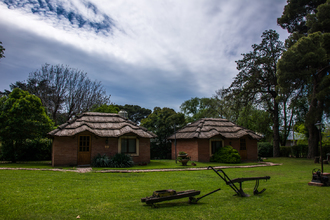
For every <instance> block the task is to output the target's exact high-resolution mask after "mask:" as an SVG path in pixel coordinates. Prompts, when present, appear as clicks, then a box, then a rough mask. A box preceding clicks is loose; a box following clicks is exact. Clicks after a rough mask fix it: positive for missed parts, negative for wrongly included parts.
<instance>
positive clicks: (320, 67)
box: [278, 0, 330, 158]
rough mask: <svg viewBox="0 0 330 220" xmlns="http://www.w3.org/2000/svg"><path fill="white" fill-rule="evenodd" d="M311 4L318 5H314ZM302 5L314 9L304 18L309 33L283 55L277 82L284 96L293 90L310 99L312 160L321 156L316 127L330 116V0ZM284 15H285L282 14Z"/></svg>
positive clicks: (308, 119)
mask: <svg viewBox="0 0 330 220" xmlns="http://www.w3.org/2000/svg"><path fill="white" fill-rule="evenodd" d="M310 2H313V3H315V4H313V5H311V4H309V3H310ZM290 4H291V2H289V3H288V5H290ZM299 4H300V5H301V7H305V8H309V7H311V6H312V9H311V10H307V11H306V13H305V14H304V15H303V16H302V17H303V18H304V25H305V26H306V27H307V29H306V30H305V32H304V34H305V35H304V36H300V37H299V38H298V39H297V40H296V41H295V42H293V44H291V45H290V47H289V48H288V49H287V51H286V52H285V53H283V56H282V58H281V59H280V61H279V63H278V68H279V72H278V82H279V84H280V89H281V92H286V91H287V90H288V89H291V90H294V91H295V94H296V95H297V96H298V95H301V94H303V95H302V97H307V100H308V106H309V107H308V112H307V114H306V116H305V126H306V128H307V129H308V133H309V138H308V145H309V151H308V157H309V158H313V157H315V156H316V155H317V154H318V141H319V135H318V130H317V128H316V127H315V123H316V122H318V121H322V118H323V117H324V113H326V114H329V112H330V111H329V110H330V96H329V92H330V91H329V90H330V76H329V70H330V65H329V63H330V33H329V25H328V24H330V15H329V14H330V0H328V1H300V2H299ZM288 7H289V6H288ZM294 12H295V11H293V12H292V13H294ZM285 13H286V12H285V11H284V12H283V14H285ZM295 13H296V15H295V16H300V15H299V14H298V12H295ZM292 16H293V15H292ZM305 21H306V22H305ZM293 24H294V23H293ZM295 25H296V26H297V25H298V24H295ZM314 31H317V32H314ZM289 32H290V30H289ZM291 32H293V33H296V32H298V30H296V29H293V31H291ZM300 103H301V102H300Z"/></svg>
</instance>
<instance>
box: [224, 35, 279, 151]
mask: <svg viewBox="0 0 330 220" xmlns="http://www.w3.org/2000/svg"><path fill="white" fill-rule="evenodd" d="M261 37H262V41H261V43H260V44H254V45H252V48H253V51H251V52H249V53H247V54H242V56H243V59H242V60H238V61H236V63H237V69H238V70H239V73H238V74H237V76H236V77H235V79H234V82H232V84H231V85H230V87H229V88H228V89H227V90H226V91H225V94H226V96H227V97H229V98H230V99H232V100H233V99H234V100H235V102H243V103H244V104H243V106H245V105H247V104H248V103H254V104H257V105H261V106H262V107H264V108H265V109H266V110H267V111H268V112H269V113H270V114H271V117H272V120H273V140H274V144H273V146H274V156H276V157H277V156H280V135H279V110H280V109H279V102H278V98H277V97H278V96H279V94H278V88H277V86H278V84H277V75H276V73H277V61H278V59H279V58H280V57H281V55H282V53H283V51H284V44H283V42H281V41H280V40H279V35H278V34H277V33H276V31H274V30H266V31H264V32H263V34H262V36H261Z"/></svg>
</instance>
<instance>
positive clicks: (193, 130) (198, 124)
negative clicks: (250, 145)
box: [168, 118, 262, 139]
mask: <svg viewBox="0 0 330 220" xmlns="http://www.w3.org/2000/svg"><path fill="white" fill-rule="evenodd" d="M217 135H220V136H222V137H224V138H241V137H243V136H245V135H248V136H250V137H251V138H253V139H261V138H262V137H261V136H260V135H257V134H256V133H255V132H253V131H251V130H249V129H246V128H243V127H240V126H238V125H236V124H234V123H232V122H230V121H228V120H227V119H222V118H203V119H200V120H198V121H195V122H193V123H191V124H189V125H187V126H185V127H183V128H182V129H180V130H178V131H177V132H176V139H191V138H206V139H208V138H212V137H214V136H217ZM168 139H175V135H174V134H173V135H171V136H170V137H168Z"/></svg>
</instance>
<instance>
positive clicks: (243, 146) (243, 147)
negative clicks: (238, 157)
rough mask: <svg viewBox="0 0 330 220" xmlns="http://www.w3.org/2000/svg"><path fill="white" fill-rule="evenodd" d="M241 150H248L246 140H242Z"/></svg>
mask: <svg viewBox="0 0 330 220" xmlns="http://www.w3.org/2000/svg"><path fill="white" fill-rule="evenodd" d="M239 149H240V150H246V141H245V139H240V146H239Z"/></svg>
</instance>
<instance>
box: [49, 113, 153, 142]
mask: <svg viewBox="0 0 330 220" xmlns="http://www.w3.org/2000/svg"><path fill="white" fill-rule="evenodd" d="M83 131H89V132H91V133H93V134H95V135H97V136H99V137H120V136H122V135H125V134H136V135H137V136H140V137H143V138H154V137H157V136H156V135H155V134H153V133H152V132H149V131H148V130H147V129H146V128H143V127H140V126H138V125H137V124H135V123H134V122H132V121H130V120H128V119H126V118H124V117H121V116H119V115H118V114H113V113H99V112H85V113H83V114H81V115H79V116H78V117H76V118H75V119H73V120H71V121H68V122H67V123H65V124H62V125H60V126H58V127H57V129H55V130H53V131H51V132H49V133H48V135H49V136H57V137H70V136H74V135H76V134H78V133H80V132H83Z"/></svg>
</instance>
